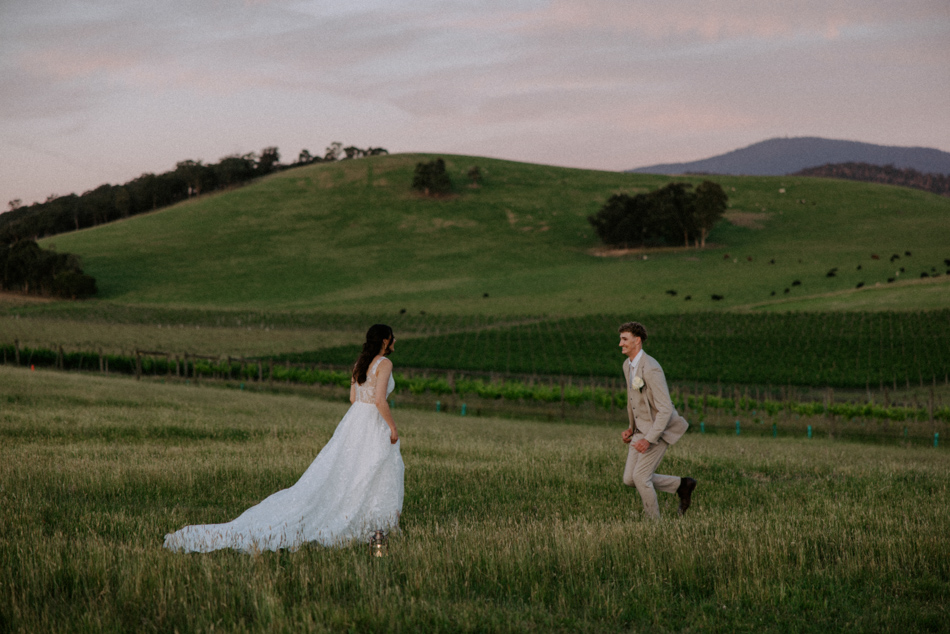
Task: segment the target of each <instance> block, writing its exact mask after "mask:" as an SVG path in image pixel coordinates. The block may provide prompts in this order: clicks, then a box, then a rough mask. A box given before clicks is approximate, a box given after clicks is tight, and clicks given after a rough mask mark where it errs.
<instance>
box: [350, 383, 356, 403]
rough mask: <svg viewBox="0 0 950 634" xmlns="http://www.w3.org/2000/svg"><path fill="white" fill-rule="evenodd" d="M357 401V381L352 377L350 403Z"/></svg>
mask: <svg viewBox="0 0 950 634" xmlns="http://www.w3.org/2000/svg"><path fill="white" fill-rule="evenodd" d="M355 402H356V381H354V380H353V379H350V405H352V404H353V403H355Z"/></svg>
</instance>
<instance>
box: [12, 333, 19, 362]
mask: <svg viewBox="0 0 950 634" xmlns="http://www.w3.org/2000/svg"><path fill="white" fill-rule="evenodd" d="M13 353H14V355H16V364H17V365H20V340H19V339H14V340H13Z"/></svg>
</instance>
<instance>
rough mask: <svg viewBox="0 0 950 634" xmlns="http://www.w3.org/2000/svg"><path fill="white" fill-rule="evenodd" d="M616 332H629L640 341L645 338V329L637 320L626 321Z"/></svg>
mask: <svg viewBox="0 0 950 634" xmlns="http://www.w3.org/2000/svg"><path fill="white" fill-rule="evenodd" d="M618 332H629V333H630V334H631V335H633V336H634V337H640V341H646V340H647V329H646V328H644V327H643V324H641V323H640V322H639V321H628V322H627V323H625V324H624V325H622V326H621V327H620V329H619V330H618Z"/></svg>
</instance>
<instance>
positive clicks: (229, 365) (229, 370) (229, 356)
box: [228, 355, 231, 381]
mask: <svg viewBox="0 0 950 634" xmlns="http://www.w3.org/2000/svg"><path fill="white" fill-rule="evenodd" d="M230 380H231V355H228V381H230Z"/></svg>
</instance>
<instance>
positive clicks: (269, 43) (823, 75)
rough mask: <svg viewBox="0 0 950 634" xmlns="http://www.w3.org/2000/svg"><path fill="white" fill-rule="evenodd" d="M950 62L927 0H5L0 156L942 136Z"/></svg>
mask: <svg viewBox="0 0 950 634" xmlns="http://www.w3.org/2000/svg"><path fill="white" fill-rule="evenodd" d="M947 59H950V7H948V5H947V3H946V0H907V1H906V2H899V3H898V2H893V1H891V0H863V1H862V0H822V1H819V0H795V1H790V2H783V3H764V2H761V1H757V0H721V1H718V2H716V3H709V2H705V1H703V0H669V1H667V2H664V3H657V2H646V1H644V0H586V1H585V2H577V1H576V0H507V1H502V0H479V1H475V0H452V1H445V0H439V1H436V0H352V1H351V2H346V3H344V2H316V1H307V0H197V1H195V0H167V1H165V2H154V1H153V0H149V1H145V0H121V1H120V0H111V1H110V0H97V1H89V2H83V3H76V2H73V1H71V0H31V2H22V3H16V2H8V3H2V4H0V82H2V85H3V88H4V89H3V91H0V155H2V150H3V148H4V145H5V144H6V143H7V141H8V140H16V141H17V142H18V143H20V144H21V146H22V145H23V143H25V140H28V141H29V143H28V144H27V145H28V146H29V147H33V148H36V149H37V151H36V153H35V154H34V156H35V157H36V158H35V160H36V162H37V164H38V165H40V164H42V161H43V160H44V159H43V157H44V156H48V152H50V151H56V152H61V153H62V154H63V155H64V156H65V155H67V154H68V155H69V156H78V155H79V154H80V153H95V154H96V155H98V156H100V157H103V158H102V159H101V163H102V165H109V166H110V167H109V169H110V171H109V174H117V173H120V169H131V168H128V167H123V165H122V163H121V161H122V158H123V157H122V156H115V157H113V155H114V154H115V155H120V154H122V153H123V152H128V151H131V152H136V153H141V154H137V155H136V156H140V157H142V158H137V159H136V160H138V162H136V163H135V169H136V170H142V169H146V168H147V169H152V170H156V171H157V170H161V169H167V168H168V167H169V166H171V165H174V162H175V161H176V160H180V159H182V158H184V157H186V156H188V155H192V156H195V157H196V158H197V157H201V156H204V157H205V158H206V159H208V160H212V159H215V158H219V157H220V156H223V155H224V154H226V153H228V152H232V151H249V150H251V149H254V148H260V147H263V145H264V144H273V143H276V142H283V141H280V139H291V140H292V141H287V142H294V143H297V142H298V141H297V139H298V138H301V137H303V138H312V137H316V138H318V139H320V141H319V142H320V143H328V142H329V141H330V140H331V139H337V138H340V137H341V136H342V135H343V134H348V135H351V136H348V137H347V138H345V139H340V140H343V141H345V142H354V143H360V142H362V143H364V144H373V145H380V144H383V145H388V146H389V147H390V149H394V150H395V151H398V150H400V149H403V150H417V149H427V150H432V151H441V149H442V148H447V149H446V150H445V151H449V150H454V151H457V152H462V153H464V152H466V151H470V152H478V151H483V150H485V149H487V148H488V149H490V148H498V147H500V145H502V141H503V140H504V139H510V143H509V144H508V145H509V150H508V151H511V152H513V153H516V154H517V157H518V158H521V159H524V160H532V159H533V158H534V159H539V160H542V159H543V160H544V161H547V162H553V163H557V162H558V160H559V159H558V157H559V156H561V157H564V158H563V159H562V160H563V161H564V162H569V163H570V164H572V165H576V166H584V165H587V166H590V167H607V166H609V165H613V166H614V167H615V168H616V169H622V168H627V167H631V166H635V165H637V164H643V163H647V162H663V161H678V160H688V159H691V158H701V157H702V156H708V155H711V154H714V153H716V152H719V151H726V150H730V149H734V148H735V147H738V146H740V145H743V144H748V143H751V142H755V141H758V140H761V139H762V138H765V137H767V136H776V135H780V134H824V135H826V136H835V137H839V138H840V137H842V136H843V135H844V134H847V135H848V136H850V137H852V138H855V139H856V140H866V141H870V142H885V143H888V144H892V145H901V144H916V145H926V144H936V145H937V146H938V147H939V146H941V145H943V147H950V123H948V122H946V121H945V119H946V117H942V116H941V115H940V113H941V112H942V111H943V110H945V104H946V100H947V97H950V94H948V90H950V88H948V86H950V71H948V68H947V67H948V65H947V64H946V60H947ZM307 135H309V137H308V136H307ZM875 135H876V136H875ZM359 137H363V138H365V139H366V140H365V141H359ZM872 137H875V138H872ZM572 139H573V141H572ZM299 143H301V144H310V145H312V141H309V140H301V141H299ZM572 145H573V146H575V147H588V148H589V147H591V146H592V145H596V146H597V150H596V151H595V150H587V152H589V154H584V153H579V152H577V151H576V150H571V149H570V146H572ZM611 145H612V146H614V148H615V149H613V150H610V149H609V146H611ZM223 147H226V149H224V150H222V149H219V148H223ZM70 148H74V149H72V150H70ZM130 148H131V149H130ZM142 148H146V149H142ZM558 148H560V149H558ZM630 148H635V150H631V149H630ZM311 149H313V148H312V147H311ZM684 151H689V152H695V153H696V154H699V156H696V155H690V156H682V154H680V153H681V152H684ZM43 152H47V154H46V155H44V154H43ZM71 152H75V154H72V153H71ZM146 152H148V154H147V155H146ZM558 152H560V154H558ZM495 154H496V155H497V154H498V153H497V152H495ZM584 156H589V157H590V158H589V159H585V160H588V161H589V162H588V163H585V162H584V160H582V159H581V158H579V157H584ZM608 156H609V157H612V158H608ZM512 158H514V156H512ZM0 160H2V159H0ZM126 160H129V159H127V158H126ZM110 161H114V162H115V163H111V162H110ZM147 161H152V163H148V162H147ZM94 163H95V161H88V164H89V165H92V164H94ZM148 165H153V167H147V166H148ZM34 171H35V170H34ZM135 175H136V174H134V173H133V174H130V175H129V176H130V177H132V176H135ZM18 178H19V177H18ZM110 178H112V176H110ZM14 185H16V184H14ZM67 187H68V186H60V185H54V186H53V187H52V189H56V190H60V191H62V190H65V189H66V188H67ZM77 188H79V187H77ZM42 189H44V190H45V189H47V187H43V188H42ZM0 198H2V196H0Z"/></svg>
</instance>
